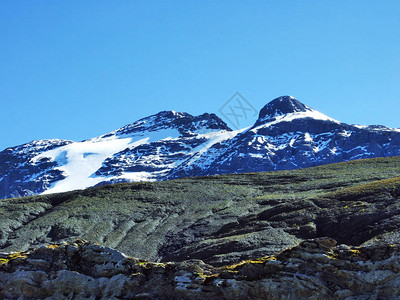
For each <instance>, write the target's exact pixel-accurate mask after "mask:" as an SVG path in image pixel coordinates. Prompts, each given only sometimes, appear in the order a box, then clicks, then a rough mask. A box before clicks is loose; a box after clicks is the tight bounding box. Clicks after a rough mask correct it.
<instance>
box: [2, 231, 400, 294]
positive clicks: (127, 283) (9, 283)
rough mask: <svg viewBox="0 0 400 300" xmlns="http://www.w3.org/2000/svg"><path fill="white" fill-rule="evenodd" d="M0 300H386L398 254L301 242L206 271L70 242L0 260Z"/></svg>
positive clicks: (395, 288) (398, 268) (399, 269)
mask: <svg viewBox="0 0 400 300" xmlns="http://www.w3.org/2000/svg"><path fill="white" fill-rule="evenodd" d="M0 297H1V298H3V299H205V298H206V299H210V300H212V299H216V300H217V299H218V300H219V299H394V298H398V297H400V248H399V246H398V245H389V244H381V245H374V246H366V247H349V246H347V245H337V243H336V241H335V240H333V239H329V238H323V239H315V240H307V241H304V242H302V243H301V244H300V245H298V246H296V247H293V248H290V249H287V250H285V251H283V252H281V253H277V254H276V255H275V256H266V257H262V258H258V259H254V260H248V261H242V262H240V263H238V264H234V265H227V266H222V267H219V268H217V267H213V266H211V265H208V264H205V263H204V262H203V261H201V260H189V261H183V262H166V263H155V262H148V261H145V260H140V259H136V258H131V257H127V256H125V255H124V254H122V253H120V252H118V251H115V250H113V249H111V248H107V247H103V246H100V245H96V244H93V243H88V242H85V241H81V240H77V241H75V242H72V243H67V244H61V245H60V244H58V245H57V244H56V245H54V244H53V245H48V246H43V247H41V248H38V249H35V250H32V251H28V252H19V253H12V254H7V255H6V254H0Z"/></svg>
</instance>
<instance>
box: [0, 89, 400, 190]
mask: <svg viewBox="0 0 400 300" xmlns="http://www.w3.org/2000/svg"><path fill="white" fill-rule="evenodd" d="M396 155H400V129H391V128H387V127H385V126H358V125H349V124H345V123H342V122H339V121H336V120H334V119H332V118H329V117H328V116H326V115H324V114H322V113H320V112H318V111H316V110H314V109H312V108H310V107H308V106H307V105H305V104H303V103H301V102H300V101H298V100H296V99H294V98H293V97H291V96H283V97H279V98H277V99H274V100H272V101H271V102H270V103H268V104H267V105H266V106H264V107H263V108H262V109H261V111H260V114H259V118H258V119H257V120H256V122H255V124H254V125H253V126H251V127H249V128H245V129H242V130H236V131H233V130H231V129H230V128H229V127H228V126H227V125H226V124H225V122H223V121H222V120H221V119H220V118H218V117H217V116H216V115H214V114H207V113H206V114H203V115H200V116H192V115H190V114H187V113H181V112H174V111H163V112H160V113H158V114H155V115H152V116H149V117H146V118H143V119H141V120H138V121H136V122H134V123H132V124H129V125H126V126H125V127H122V128H120V129H117V130H115V131H113V132H111V133H108V134H105V135H102V136H99V137H96V138H92V139H89V140H85V141H82V142H73V141H65V140H44V141H33V142H31V143H28V144H24V145H21V146H16V147H10V148H7V149H5V150H3V151H2V152H0V198H10V197H20V196H27V195H35V194H47V193H56V192H65V191H70V190H76V189H84V188H87V187H90V186H96V185H104V184H107V183H118V182H137V181H159V180H166V179H174V178H180V177H188V176H204V175H216V174H232V173H242V172H263V171H270V170H289V169H297V168H304V167H310V166H316V165H322V164H328V163H335V162H341V161H348V160H354V159H361V158H372V157H390V156H396Z"/></svg>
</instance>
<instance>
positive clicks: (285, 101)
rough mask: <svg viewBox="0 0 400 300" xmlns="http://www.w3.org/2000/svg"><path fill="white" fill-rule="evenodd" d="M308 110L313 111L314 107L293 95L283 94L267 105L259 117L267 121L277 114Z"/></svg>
mask: <svg viewBox="0 0 400 300" xmlns="http://www.w3.org/2000/svg"><path fill="white" fill-rule="evenodd" d="M307 111H312V109H311V108H310V107H308V106H307V105H305V104H303V103H301V102H300V101H299V100H297V99H294V98H293V97H292V96H282V97H279V98H276V99H274V100H272V101H271V102H269V103H268V104H267V105H265V106H264V107H263V108H262V109H261V110H260V114H259V116H258V119H259V120H263V121H267V120H272V119H273V118H274V117H277V116H282V115H286V114H291V113H296V112H307Z"/></svg>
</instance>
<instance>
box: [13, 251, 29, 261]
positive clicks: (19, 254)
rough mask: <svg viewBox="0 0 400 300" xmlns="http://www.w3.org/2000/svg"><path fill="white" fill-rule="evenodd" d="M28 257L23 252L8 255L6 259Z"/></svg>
mask: <svg viewBox="0 0 400 300" xmlns="http://www.w3.org/2000/svg"><path fill="white" fill-rule="evenodd" d="M27 257H28V256H27V255H26V253H24V252H15V253H11V254H9V255H8V259H9V260H12V259H16V258H27Z"/></svg>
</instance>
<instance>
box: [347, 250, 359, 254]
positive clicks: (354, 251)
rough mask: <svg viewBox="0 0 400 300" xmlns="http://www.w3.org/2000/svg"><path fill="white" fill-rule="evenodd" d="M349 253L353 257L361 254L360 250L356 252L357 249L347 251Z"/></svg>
mask: <svg viewBox="0 0 400 300" xmlns="http://www.w3.org/2000/svg"><path fill="white" fill-rule="evenodd" d="M349 251H350V252H351V253H353V255H359V254H360V253H361V251H360V250H357V249H350V250H349Z"/></svg>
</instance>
